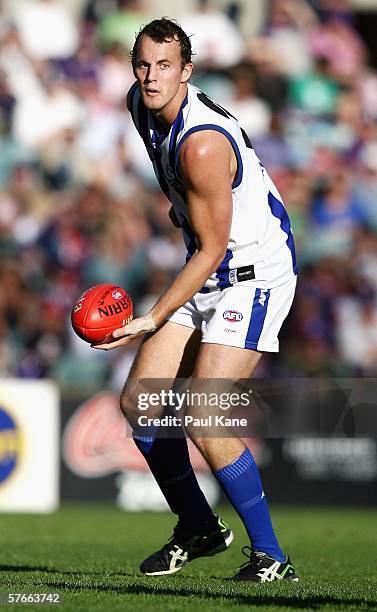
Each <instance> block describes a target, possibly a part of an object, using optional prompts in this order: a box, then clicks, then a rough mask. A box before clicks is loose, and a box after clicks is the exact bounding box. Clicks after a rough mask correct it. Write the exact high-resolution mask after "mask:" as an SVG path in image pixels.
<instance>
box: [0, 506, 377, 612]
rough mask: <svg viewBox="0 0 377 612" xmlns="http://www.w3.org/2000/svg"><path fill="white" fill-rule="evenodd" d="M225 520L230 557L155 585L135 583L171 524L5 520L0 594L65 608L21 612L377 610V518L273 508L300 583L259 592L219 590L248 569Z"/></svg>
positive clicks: (104, 512)
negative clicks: (58, 599)
mask: <svg viewBox="0 0 377 612" xmlns="http://www.w3.org/2000/svg"><path fill="white" fill-rule="evenodd" d="M221 514H222V516H223V517H224V518H225V519H226V520H228V521H229V522H230V523H231V525H232V527H233V528H234V531H235V534H236V538H235V542H234V543H233V545H232V547H231V548H230V549H229V550H228V551H227V552H225V553H222V554H220V555H217V556H216V557H212V558H211V557H209V558H207V559H198V560H196V561H194V562H193V563H191V564H190V565H188V566H187V567H186V568H185V569H184V570H183V571H182V572H180V573H178V574H176V575H173V576H170V577H159V578H152V577H150V578H148V577H143V576H141V575H138V564H139V562H140V561H141V560H142V559H143V558H144V557H145V556H146V555H147V554H149V553H151V552H152V551H153V550H155V549H156V547H159V546H160V545H161V544H163V543H165V540H166V538H167V535H168V534H170V531H171V529H172V527H173V525H174V517H172V516H171V515H167V514H153V513H148V514H126V513H123V512H121V511H120V510H117V509H115V508H112V507H107V506H94V505H87V506H83V505H81V506H76V505H72V506H64V507H63V508H62V509H61V510H60V511H59V512H57V513H56V514H53V515H48V516H30V515H1V516H0V521H1V529H0V534H1V535H0V585H1V587H0V591H1V592H2V593H5V592H17V593H20V592H22V593H45V592H54V593H60V594H62V596H63V598H64V602H63V604H62V605H60V606H51V605H50V606H46V605H45V606H38V607H37V606H30V605H28V606H22V607H23V608H25V607H26V609H27V610H40V609H46V608H48V609H51V607H55V608H56V607H57V608H58V609H59V610H74V611H79V610H82V611H85V612H92V611H94V610H98V611H101V612H107V611H109V612H112V611H114V610H132V612H138V611H141V610H153V611H161V612H162V611H163V610H164V611H165V610H173V611H181V610H190V611H191V610H197V609H200V608H201V609H202V610H203V612H207V611H209V612H211V611H216V612H221V611H225V610H239V611H240V612H241V611H243V610H245V611H246V610H248V611H249V610H259V611H260V612H262V611H264V610H267V611H268V612H270V611H271V612H272V611H276V610H279V611H283V610H302V609H304V608H305V609H307V610H342V611H343V610H376V609H377V581H376V574H377V563H376V562H377V551H376V542H377V530H376V526H377V525H376V523H377V521H376V518H377V513H376V512H375V511H371V510H370V511H367V510H366V511H363V510H342V509H313V508H310V509H277V508H275V509H274V511H273V519H274V524H275V527H276V530H277V532H278V535H279V538H280V541H281V544H282V546H283V547H284V549H285V550H287V551H288V552H289V553H290V554H291V556H292V559H293V561H294V564H295V566H296V571H297V573H298V574H299V576H300V582H299V583H276V582H275V583H270V584H263V585H252V584H244V585H242V584H233V583H228V582H225V581H224V580H223V578H225V577H226V576H230V575H232V573H233V571H234V570H235V569H236V568H237V567H238V565H239V564H241V563H242V562H243V561H244V558H243V556H242V554H241V546H242V545H244V544H247V540H246V537H245V535H244V532H243V528H242V525H241V523H240V522H239V520H238V518H237V517H236V515H235V513H234V512H233V511H231V510H230V509H226V510H224V511H223V512H221ZM0 608H1V609H2V610H5V609H7V610H11V609H15V608H17V609H20V608H21V606H16V605H11V606H6V605H5V604H2V605H0Z"/></svg>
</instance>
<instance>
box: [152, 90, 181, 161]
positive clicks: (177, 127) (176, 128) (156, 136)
mask: <svg viewBox="0 0 377 612" xmlns="http://www.w3.org/2000/svg"><path fill="white" fill-rule="evenodd" d="M187 102H188V93H187V94H186V96H185V98H184V100H183V101H182V104H181V106H180V107H179V111H178V113H177V116H176V118H175V119H174V122H173V124H172V125H171V127H170V130H169V132H159V131H158V129H157V127H156V123H155V120H154V116H153V114H152V113H151V115H152V143H153V145H154V146H156V147H160V146H161V145H162V143H163V142H164V140H165V138H166V137H167V136H168V135H169V134H171V138H170V145H171V146H170V147H169V148H170V149H171V148H174V146H175V142H176V140H177V136H178V133H179V132H180V131H181V129H182V127H183V123H184V122H183V109H184V108H185V106H186V105H187Z"/></svg>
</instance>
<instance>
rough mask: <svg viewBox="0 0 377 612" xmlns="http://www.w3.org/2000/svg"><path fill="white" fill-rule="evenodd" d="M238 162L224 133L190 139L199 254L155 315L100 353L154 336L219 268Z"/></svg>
mask: <svg viewBox="0 0 377 612" xmlns="http://www.w3.org/2000/svg"><path fill="white" fill-rule="evenodd" d="M236 163H237V162H236V159H235V155H234V153H233V150H232V147H231V145H230V143H229V141H228V140H227V139H226V138H225V137H224V136H223V135H222V134H220V133H218V132H214V131H211V132H209V131H201V132H198V133H195V134H192V135H191V136H190V137H189V138H188V139H187V141H186V142H185V143H184V145H183V147H182V150H181V153H180V172H181V175H182V178H183V180H184V183H185V188H186V195H187V202H188V211H189V215H190V221H191V226H192V228H193V230H194V232H195V235H196V237H197V242H198V249H197V251H196V253H195V254H194V255H193V257H192V258H191V259H190V260H189V262H188V263H187V264H186V265H185V266H184V267H183V268H182V270H181V271H180V272H179V274H178V275H177V276H176V278H175V279H174V281H173V283H172V284H171V286H170V287H169V288H168V289H167V290H166V291H165V293H163V295H162V296H161V297H160V299H159V300H158V301H157V303H156V304H155V306H154V307H153V308H152V310H151V311H150V313H148V314H147V315H146V316H145V317H139V318H137V319H134V320H133V321H131V323H129V324H128V325H126V326H125V327H123V328H121V329H119V330H116V331H115V332H114V333H113V336H114V338H119V340H116V341H113V342H111V343H106V344H101V345H97V346H96V348H100V349H103V350H108V349H111V348H116V347H118V346H122V345H125V344H128V343H129V342H130V341H131V340H133V339H135V338H137V337H139V336H141V335H143V334H144V333H146V332H150V331H154V330H155V329H157V328H158V327H160V326H161V325H162V324H163V323H164V322H165V321H166V319H167V318H168V316H169V315H171V314H172V313H173V312H175V311H176V310H177V309H178V308H180V306H182V305H183V304H185V303H186V302H187V301H188V300H190V299H191V298H192V296H193V295H194V294H195V293H196V292H197V291H199V290H200V289H201V288H202V286H203V285H204V283H205V282H206V280H207V279H208V278H209V277H210V276H211V274H212V273H213V272H214V271H215V270H216V269H217V268H218V266H219V265H220V263H221V261H222V260H223V257H224V254H225V251H226V248H227V245H228V241H229V234H230V228H231V223H232V180H233V177H234V175H235V172H236Z"/></svg>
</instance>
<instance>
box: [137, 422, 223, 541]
mask: <svg viewBox="0 0 377 612" xmlns="http://www.w3.org/2000/svg"><path fill="white" fill-rule="evenodd" d="M169 434H170V436H172V435H174V436H175V437H168V436H169ZM177 435H179V434H178V431H177V428H176V427H175V428H174V432H172V431H171V430H170V431H169V430H168V428H162V427H161V428H160V427H159V428H158V429H155V430H148V431H146V428H145V427H143V432H142V433H141V432H139V431H137V432H135V431H134V434H133V438H134V441H135V444H136V446H137V447H138V449H139V450H140V451H141V453H142V454H143V455H144V458H145V460H146V461H147V463H148V465H149V468H150V470H151V472H152V474H153V476H154V477H155V479H156V481H157V483H158V485H159V487H160V489H161V491H162V493H163V495H164V497H165V499H166V501H167V502H168V504H169V507H170V509H171V511H172V512H174V514H177V515H178V517H179V521H180V525H181V527H182V528H183V529H184V530H186V531H190V532H200V531H202V530H203V529H205V528H206V526H207V524H208V522H209V521H210V522H212V521H213V517H214V515H213V512H212V510H211V507H210V505H209V504H208V502H207V500H206V498H205V497H204V493H203V491H202V490H201V488H200V487H199V484H198V481H197V479H196V476H195V473H194V471H193V469H192V466H191V462H190V456H189V452H188V447H187V440H186V438H185V436H184V433H183V431H181V435H180V437H177Z"/></svg>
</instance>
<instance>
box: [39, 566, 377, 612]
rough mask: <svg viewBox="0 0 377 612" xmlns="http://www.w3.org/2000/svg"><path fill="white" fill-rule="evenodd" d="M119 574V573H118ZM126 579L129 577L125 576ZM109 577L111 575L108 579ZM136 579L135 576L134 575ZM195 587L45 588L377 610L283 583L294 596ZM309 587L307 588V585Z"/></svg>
mask: <svg viewBox="0 0 377 612" xmlns="http://www.w3.org/2000/svg"><path fill="white" fill-rule="evenodd" d="M116 575H119V574H116ZM123 576H124V577H125V576H127V574H123ZM109 577H110V576H109ZM132 577H133V579H134V580H135V576H134V575H133V576H132ZM140 580H148V579H144V578H142V579H140ZM191 580H192V584H190V585H187V578H186V580H185V583H186V585H185V586H183V585H182V586H177V587H176V588H174V587H173V586H171V585H170V586H164V585H162V584H161V583H158V584H157V583H156V581H155V579H152V581H153V583H152V581H151V584H147V583H145V584H141V583H139V584H135V583H134V584H128V585H127V586H116V585H108V584H96V585H94V584H88V585H82V584H81V585H75V584H72V583H69V582H64V581H54V582H50V583H47V584H46V586H48V587H53V588H55V589H63V590H73V591H76V592H77V591H97V592H98V591H100V592H105V593H106V592H107V593H116V594H117V595H130V594H133V595H156V596H161V595H167V596H170V595H173V596H176V597H208V598H209V599H211V600H216V599H222V600H224V599H227V600H229V602H232V603H234V604H249V605H251V604H252V605H254V606H259V607H262V608H263V607H264V608H266V607H267V606H282V607H287V606H288V607H292V606H296V608H300V609H306V608H308V607H311V608H313V609H320V608H322V607H323V606H325V605H330V604H332V606H333V607H334V609H337V608H338V609H340V610H345V609H346V608H347V606H358V607H360V605H361V604H362V609H364V610H369V609H370V610H376V603H377V601H366V600H365V599H364V598H360V599H357V598H354V597H352V598H348V597H336V596H333V595H330V594H324V595H314V594H312V595H310V594H302V593H296V592H295V591H296V590H297V588H298V587H297V583H288V582H287V583H284V584H285V586H287V587H289V588H290V589H291V593H290V594H287V595H284V594H280V593H276V592H275V593H274V592H271V589H274V586H275V584H276V585H277V584H279V583H275V584H274V585H272V584H268V585H254V584H250V585H248V586H247V585H243V586H242V588H243V589H245V588H249V589H250V590H251V591H252V590H253V589H254V588H255V589H258V590H257V592H255V593H254V594H253V593H250V592H249V593H245V592H243V593H242V592H239V589H238V588H237V587H238V585H229V584H227V585H226V586H225V584H221V583H219V582H220V581H219V578H217V579H216V580H217V583H216V582H214V584H213V585H211V586H209V585H198V582H197V579H195V578H191ZM305 586H306V585H305ZM264 588H267V589H269V590H270V592H269V593H266V594H264V593H261V589H264Z"/></svg>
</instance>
